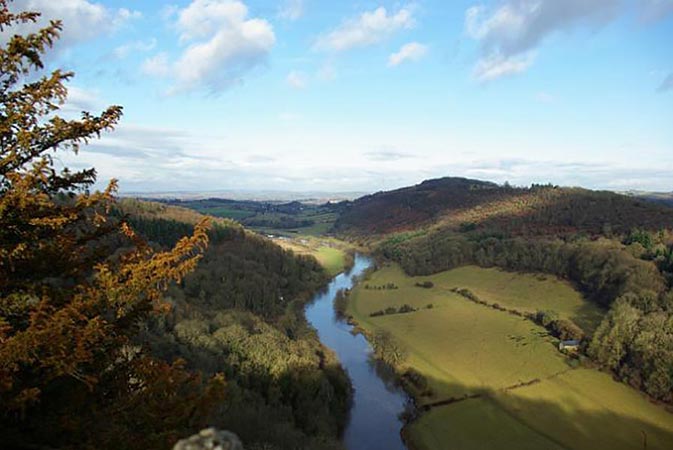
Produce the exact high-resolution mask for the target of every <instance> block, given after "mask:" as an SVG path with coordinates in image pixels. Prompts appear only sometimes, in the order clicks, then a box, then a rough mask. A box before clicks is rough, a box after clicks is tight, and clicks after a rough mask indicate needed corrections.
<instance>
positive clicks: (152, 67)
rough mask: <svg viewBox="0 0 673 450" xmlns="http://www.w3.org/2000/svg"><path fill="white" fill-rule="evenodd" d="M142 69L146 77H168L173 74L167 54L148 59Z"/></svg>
mask: <svg viewBox="0 0 673 450" xmlns="http://www.w3.org/2000/svg"><path fill="white" fill-rule="evenodd" d="M140 69H141V71H142V72H143V73H144V74H146V75H150V76H154V77H167V76H169V75H170V73H171V67H170V63H169V61H168V55H167V54H166V53H159V54H157V55H154V56H152V57H151V58H147V59H146V60H145V61H144V62H143V65H142V66H141V68H140Z"/></svg>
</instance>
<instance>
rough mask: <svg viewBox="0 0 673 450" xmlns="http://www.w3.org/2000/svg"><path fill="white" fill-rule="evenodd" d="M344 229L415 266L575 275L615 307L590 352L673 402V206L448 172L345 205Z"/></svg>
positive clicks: (418, 271) (340, 226) (588, 344)
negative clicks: (500, 183)
mask: <svg viewBox="0 0 673 450" xmlns="http://www.w3.org/2000/svg"><path fill="white" fill-rule="evenodd" d="M337 230H338V232H340V233H341V234H342V235H343V236H345V237H347V238H350V239H355V240H358V241H360V242H368V243H369V244H370V245H371V246H372V247H373V249H374V250H375V252H377V253H378V254H379V256H380V257H382V258H386V259H390V260H393V261H396V262H398V263H400V265H401V266H402V267H403V269H404V270H405V271H406V272H407V273H408V274H410V275H429V274H434V273H438V272H442V271H445V270H448V269H452V268H455V267H458V266H462V265H468V264H475V265H479V266H481V267H500V268H503V269H506V270H512V271H521V272H543V273H550V274H554V275H556V276H559V277H561V278H564V279H567V280H569V281H571V282H572V283H573V284H574V285H575V286H576V287H577V288H578V289H579V290H580V291H581V292H582V293H583V294H584V295H585V296H586V297H587V298H588V299H590V300H592V301H594V302H596V303H598V304H599V305H601V306H602V307H603V308H605V311H606V315H605V318H604V320H603V322H602V324H601V325H600V326H599V327H598V329H597V330H596V332H595V333H594V335H593V336H586V338H585V340H584V344H583V349H584V351H585V353H586V354H587V355H589V356H590V357H591V358H592V360H593V361H594V362H596V363H597V364H599V365H600V366H602V367H604V368H607V369H610V370H612V371H613V372H614V373H615V375H616V376H617V377H619V378H620V379H622V380H623V381H625V382H627V383H629V384H631V385H632V386H634V387H636V388H638V389H642V390H644V391H645V392H647V393H648V394H649V395H651V396H652V397H654V398H657V399H659V400H663V401H666V402H673V293H672V292H671V285H672V282H673V275H672V274H673V209H671V208H669V207H666V206H662V205H658V204H655V203H651V202H647V201H645V200H641V199H637V198H632V197H628V196H624V195H619V194H615V193H611V192H596V191H590V190H585V189H578V188H559V187H556V186H551V185H547V186H532V187H530V188H514V187H510V186H498V185H496V184H493V183H488V182H483V181H477V180H468V179H463V178H444V179H440V180H431V181H426V182H424V183H421V184H419V185H417V186H413V187H409V188H404V189H399V190H396V191H392V192H382V193H378V194H374V195H371V196H367V197H364V198H362V199H359V200H356V201H354V202H352V203H349V204H347V205H344V212H343V214H342V215H341V217H340V219H339V220H338V221H337Z"/></svg>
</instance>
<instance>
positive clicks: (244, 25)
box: [144, 0, 276, 93]
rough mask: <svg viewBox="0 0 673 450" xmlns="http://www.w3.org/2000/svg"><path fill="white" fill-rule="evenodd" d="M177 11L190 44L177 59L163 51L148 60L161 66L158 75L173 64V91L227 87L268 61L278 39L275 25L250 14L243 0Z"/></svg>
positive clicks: (210, 0)
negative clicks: (169, 56) (167, 55)
mask: <svg viewBox="0 0 673 450" xmlns="http://www.w3.org/2000/svg"><path fill="white" fill-rule="evenodd" d="M175 14H176V15H177V22H176V24H175V25H176V30H177V32H178V34H179V39H180V42H182V43H184V44H188V46H187V48H186V49H185V50H184V51H183V52H182V54H181V55H180V56H179V57H178V58H177V59H176V60H175V61H173V62H170V61H169V60H168V57H166V58H165V60H164V59H163V57H161V56H160V55H158V56H155V57H153V58H150V59H148V60H147V61H145V64H144V68H145V69H148V68H158V69H161V70H157V73H158V72H162V71H163V69H164V68H165V67H169V68H170V70H169V71H168V72H170V77H171V78H172V79H173V81H174V85H173V87H172V88H171V90H170V92H171V93H176V92H183V91H192V90H199V89H206V90H208V91H210V92H213V93H216V92H219V91H221V90H223V89H226V88H227V87H229V86H231V85H232V84H235V83H237V82H239V81H240V79H241V77H242V76H243V75H244V74H245V73H246V72H248V71H250V70H251V69H253V68H255V67H257V66H259V65H262V64H263V63H264V62H265V61H266V58H267V56H268V54H269V52H270V51H271V49H272V48H273V46H274V45H275V42H276V36H275V34H274V32H273V28H272V26H271V24H270V23H269V22H267V21H266V20H263V19H257V18H248V8H247V7H246V6H245V4H244V3H243V2H241V1H238V0H193V1H192V3H191V4H190V5H189V6H187V7H186V8H184V9H180V10H178V11H177V12H176V13H175ZM157 58H158V59H157ZM157 63H161V64H157ZM163 63H165V64H163ZM146 73H147V70H146Z"/></svg>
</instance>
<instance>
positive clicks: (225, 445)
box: [173, 428, 243, 450]
mask: <svg viewBox="0 0 673 450" xmlns="http://www.w3.org/2000/svg"><path fill="white" fill-rule="evenodd" d="M173 450H243V444H241V441H240V440H239V439H238V436H236V435H235V434H234V433H231V432H229V431H220V430H217V429H215V428H206V429H205V430H201V431H200V432H199V434H195V435H194V436H192V437H189V438H187V439H183V440H181V441H179V442H178V443H177V444H175V446H174V447H173Z"/></svg>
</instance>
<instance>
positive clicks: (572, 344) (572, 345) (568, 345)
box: [558, 339, 580, 351]
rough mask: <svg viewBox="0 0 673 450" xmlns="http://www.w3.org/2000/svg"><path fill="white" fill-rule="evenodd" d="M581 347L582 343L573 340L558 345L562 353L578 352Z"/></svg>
mask: <svg viewBox="0 0 673 450" xmlns="http://www.w3.org/2000/svg"><path fill="white" fill-rule="evenodd" d="M579 346H580V341H578V340H576V339H573V340H570V341H561V342H559V344H558V349H559V350H560V351H564V350H577V349H578V348H579Z"/></svg>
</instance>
